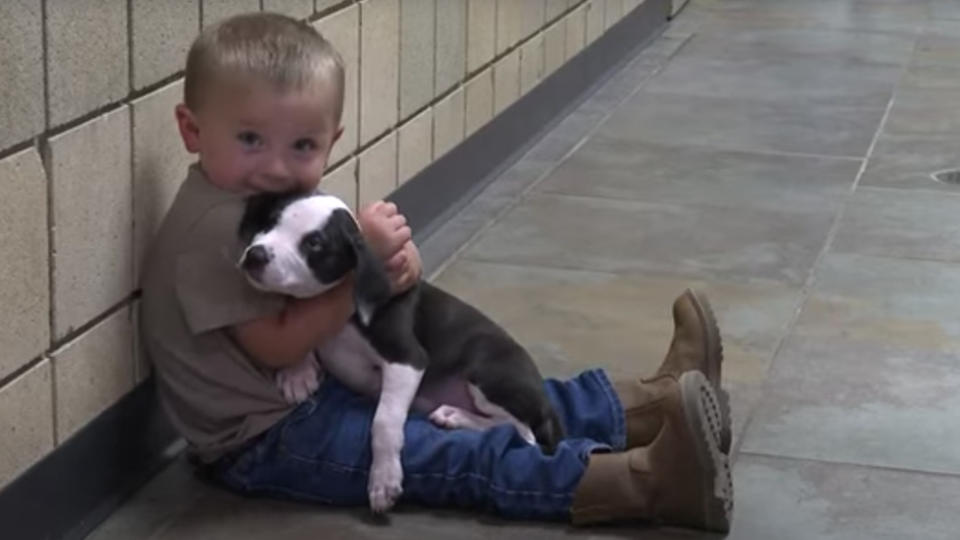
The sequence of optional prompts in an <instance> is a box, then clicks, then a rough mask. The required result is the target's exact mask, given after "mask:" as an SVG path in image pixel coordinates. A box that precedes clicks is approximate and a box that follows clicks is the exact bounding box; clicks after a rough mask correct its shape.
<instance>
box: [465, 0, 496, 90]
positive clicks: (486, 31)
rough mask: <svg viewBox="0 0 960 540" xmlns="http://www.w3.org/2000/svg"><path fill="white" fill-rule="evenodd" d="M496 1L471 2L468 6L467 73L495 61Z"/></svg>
mask: <svg viewBox="0 0 960 540" xmlns="http://www.w3.org/2000/svg"><path fill="white" fill-rule="evenodd" d="M496 14H497V3H496V0H469V2H468V4H467V71H469V72H470V73H473V72H474V71H476V70H478V69H480V68H481V67H483V66H485V65H486V64H487V63H488V62H490V61H491V60H493V53H494V47H495V45H496V42H495V36H496V29H497V18H496Z"/></svg>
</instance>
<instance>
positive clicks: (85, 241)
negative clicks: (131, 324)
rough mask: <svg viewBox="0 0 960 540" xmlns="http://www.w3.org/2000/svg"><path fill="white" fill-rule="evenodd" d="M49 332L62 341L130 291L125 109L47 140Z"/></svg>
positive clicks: (127, 123)
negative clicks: (50, 215)
mask: <svg viewBox="0 0 960 540" xmlns="http://www.w3.org/2000/svg"><path fill="white" fill-rule="evenodd" d="M50 162H51V164H50V168H51V171H50V173H51V174H50V176H51V180H52V185H53V227H54V230H53V249H54V253H55V255H54V272H53V332H54V339H60V338H62V337H63V336H64V335H66V334H67V333H68V332H70V331H71V330H72V329H74V328H76V327H78V326H80V325H82V324H85V323H87V322H88V321H90V320H91V319H93V318H94V317H96V316H97V315H99V314H101V313H103V312H104V311H106V310H107V308H109V307H110V306H113V305H115V304H117V303H118V302H120V301H121V300H122V299H123V298H124V297H126V296H127V295H128V294H129V293H130V291H131V290H132V288H133V279H132V278H133V257H132V251H133V249H132V248H133V240H132V238H133V227H131V226H130V225H131V223H132V221H133V216H132V214H133V212H132V205H131V204H130V201H131V187H132V182H131V179H130V111H129V109H128V108H127V107H122V108H120V109H118V110H115V111H113V112H111V113H109V114H105V115H103V116H99V117H97V118H95V119H93V120H91V121H89V122H86V123H84V124H81V125H80V126H77V127H75V128H73V129H71V130H69V131H66V132H64V133H62V134H60V135H58V136H56V137H54V138H52V139H50Z"/></svg>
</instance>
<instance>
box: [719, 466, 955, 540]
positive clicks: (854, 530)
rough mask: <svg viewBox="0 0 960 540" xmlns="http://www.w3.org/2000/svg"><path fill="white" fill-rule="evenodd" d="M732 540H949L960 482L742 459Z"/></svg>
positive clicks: (737, 476)
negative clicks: (915, 539)
mask: <svg viewBox="0 0 960 540" xmlns="http://www.w3.org/2000/svg"><path fill="white" fill-rule="evenodd" d="M734 485H735V489H736V504H735V507H734V518H733V530H732V531H731V534H730V536H729V537H728V538H729V539H730V540H759V539H767V538H769V539H773V538H776V539H777V540H841V539H842V540H858V539H862V540H879V539H886V540H901V539H904V538H917V539H919V538H923V539H924V540H940V539H942V540H947V539H950V538H955V537H956V530H957V527H958V526H960V517H958V515H957V513H956V511H955V509H954V505H953V501H955V500H956V498H957V497H958V496H960V478H956V477H947V478H940V477H936V476H930V475H925V474H911V473H906V472H899V471H887V470H881V469H873V468H866V467H855V466H843V465H833V464H829V463H816V462H807V461H798V460H782V459H775V458H767V457H760V456H745V455H741V456H740V458H739V459H738V461H737V465H736V467H735V469H734Z"/></svg>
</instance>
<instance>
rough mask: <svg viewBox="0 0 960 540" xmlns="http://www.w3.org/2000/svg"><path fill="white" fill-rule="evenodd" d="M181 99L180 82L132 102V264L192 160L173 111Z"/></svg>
mask: <svg viewBox="0 0 960 540" xmlns="http://www.w3.org/2000/svg"><path fill="white" fill-rule="evenodd" d="M182 97H183V82H182V81H177V82H175V83H171V84H169V85H167V86H165V87H163V88H161V89H160V90H157V91H156V92H152V93H150V94H148V95H146V96H144V97H142V98H140V99H138V100H136V101H134V102H133V107H132V115H133V264H134V274H133V276H134V280H136V281H139V277H140V268H141V263H142V262H143V257H144V256H145V255H146V251H147V248H148V247H149V245H150V242H151V241H152V240H153V236H154V234H155V233H156V231H157V228H158V227H159V226H160V222H161V221H162V220H163V216H164V215H165V214H166V213H167V210H168V209H169V208H170V205H171V204H172V203H173V198H174V196H176V194H177V190H178V189H179V188H180V184H181V183H182V182H183V179H184V178H186V176H187V167H188V166H189V165H190V163H192V162H194V161H196V156H194V155H191V154H189V153H188V152H187V151H186V150H185V149H184V147H183V141H182V140H181V139H180V133H179V131H178V130H177V124H176V122H175V121H174V115H173V108H174V107H175V106H176V104H177V103H179V102H180V101H181V99H182Z"/></svg>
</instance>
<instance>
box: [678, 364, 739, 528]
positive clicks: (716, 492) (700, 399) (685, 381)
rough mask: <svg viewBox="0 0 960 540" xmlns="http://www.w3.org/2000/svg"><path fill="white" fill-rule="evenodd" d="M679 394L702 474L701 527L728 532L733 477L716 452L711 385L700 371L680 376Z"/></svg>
mask: <svg viewBox="0 0 960 540" xmlns="http://www.w3.org/2000/svg"><path fill="white" fill-rule="evenodd" d="M679 383H680V394H681V399H682V402H683V411H684V416H685V417H686V421H687V426H688V428H689V429H690V433H691V434H692V439H693V442H694V445H695V446H696V452H697V459H698V461H699V462H700V467H701V469H702V470H703V471H704V472H705V474H704V475H703V480H702V483H701V490H702V493H704V494H705V495H704V499H703V508H702V510H703V516H704V528H706V529H708V530H711V531H718V532H723V533H726V532H729V531H730V519H731V515H732V514H733V478H732V476H731V474H730V462H729V460H728V459H727V456H726V454H725V453H724V452H723V451H722V450H721V449H720V445H719V440H720V433H721V431H722V430H723V425H724V422H723V419H722V416H721V411H720V404H719V402H718V401H717V396H716V393H715V392H714V390H713V385H712V384H710V381H709V380H707V378H706V377H705V376H704V375H703V374H702V373H700V372H696V371H689V372H686V373H684V374H683V375H681V376H680V381H679Z"/></svg>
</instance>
